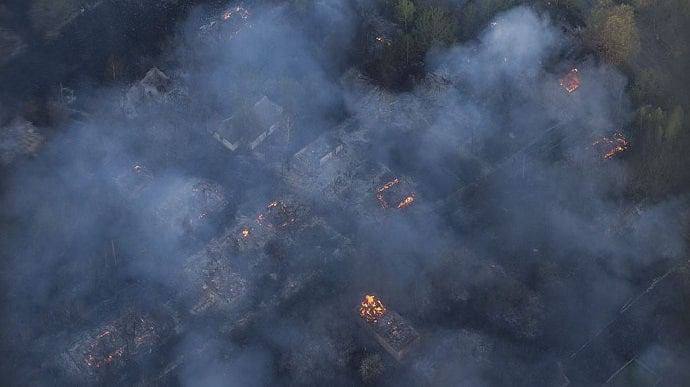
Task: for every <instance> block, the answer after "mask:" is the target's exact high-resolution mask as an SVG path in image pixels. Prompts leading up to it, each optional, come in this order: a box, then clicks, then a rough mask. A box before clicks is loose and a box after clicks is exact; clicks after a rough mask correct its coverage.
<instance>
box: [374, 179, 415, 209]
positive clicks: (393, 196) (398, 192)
mask: <svg viewBox="0 0 690 387" xmlns="http://www.w3.org/2000/svg"><path fill="white" fill-rule="evenodd" d="M415 198H416V194H415V192H414V191H412V189H411V188H410V187H409V186H408V185H407V184H405V183H404V182H403V181H402V180H400V179H399V178H397V177H394V178H392V179H390V180H387V181H386V182H385V183H383V184H382V185H380V186H379V187H378V188H377V189H376V200H377V201H378V203H379V205H380V206H381V208H396V209H404V208H407V207H410V206H411V205H413V204H414V202H415Z"/></svg>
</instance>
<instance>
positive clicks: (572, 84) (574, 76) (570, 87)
mask: <svg viewBox="0 0 690 387" xmlns="http://www.w3.org/2000/svg"><path fill="white" fill-rule="evenodd" d="M560 84H561V87H562V88H563V89H565V91H567V92H568V93H572V92H574V91H575V90H577V89H578V88H579V87H580V72H579V71H578V70H577V69H572V70H570V71H569V72H568V73H567V74H566V75H565V76H563V78H561V80H560Z"/></svg>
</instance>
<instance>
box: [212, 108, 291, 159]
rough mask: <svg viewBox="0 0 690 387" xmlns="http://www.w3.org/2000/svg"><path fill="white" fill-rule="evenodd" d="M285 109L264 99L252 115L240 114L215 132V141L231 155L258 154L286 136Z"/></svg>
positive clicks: (249, 113)
mask: <svg viewBox="0 0 690 387" xmlns="http://www.w3.org/2000/svg"><path fill="white" fill-rule="evenodd" d="M287 125H288V123H287V118H286V116H285V115H284V112H283V108H282V107H281V106H279V105H277V104H275V103H273V102H272V101H271V100H269V99H268V97H266V96H263V97H261V99H259V100H258V101H257V102H256V103H255V104H254V105H253V106H252V107H251V109H249V110H248V111H242V112H237V113H236V114H234V115H233V116H231V117H229V118H227V119H225V120H223V121H221V122H220V123H219V124H218V125H217V126H216V127H215V128H213V129H212V130H211V133H212V135H213V138H215V139H216V140H217V141H218V142H220V143H221V144H223V146H224V147H225V148H227V149H228V150H230V151H231V152H241V151H247V152H258V151H259V149H258V148H259V147H260V146H263V145H266V144H268V143H269V142H270V141H271V140H275V139H277V138H279V137H281V135H286V134H287V133H286V132H287V130H288V127H287Z"/></svg>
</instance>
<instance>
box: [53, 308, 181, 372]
mask: <svg viewBox="0 0 690 387" xmlns="http://www.w3.org/2000/svg"><path fill="white" fill-rule="evenodd" d="M174 323H175V322H174V319H173V318H172V316H170V315H160V314H159V313H156V314H155V315H154V313H148V312H138V311H131V310H130V311H127V312H126V313H124V314H123V315H121V316H120V317H118V318H116V319H114V320H111V321H109V322H107V323H104V324H103V325H101V326H100V327H99V328H97V329H95V330H93V331H92V332H91V333H88V334H86V335H84V336H83V337H81V338H80V339H78V340H77V341H76V342H75V343H74V344H73V345H72V346H71V347H70V348H69V349H68V350H67V352H66V353H65V354H64V355H63V357H64V360H65V361H66V362H67V366H68V369H69V370H70V371H71V372H72V373H74V374H75V376H78V377H80V378H83V379H93V378H96V377H98V374H99V372H101V371H104V370H106V369H107V370H111V369H119V368H121V367H123V366H125V365H126V364H128V363H129V362H130V361H132V360H133V359H132V357H133V356H136V355H139V354H146V353H150V352H151V351H153V349H154V348H156V347H158V346H160V345H162V344H163V342H164V341H166V340H167V339H168V338H169V337H170V336H171V334H172V333H173V330H174Z"/></svg>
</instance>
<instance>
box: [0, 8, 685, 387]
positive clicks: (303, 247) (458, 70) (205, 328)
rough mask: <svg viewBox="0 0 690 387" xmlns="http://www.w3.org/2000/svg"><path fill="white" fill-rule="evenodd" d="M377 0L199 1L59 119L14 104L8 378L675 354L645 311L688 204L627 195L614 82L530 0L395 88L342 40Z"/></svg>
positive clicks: (488, 381) (477, 366)
mask: <svg viewBox="0 0 690 387" xmlns="http://www.w3.org/2000/svg"><path fill="white" fill-rule="evenodd" d="M359 3H362V4H359ZM363 3H366V2H348V1H333V2H315V5H314V7H313V8H311V9H310V10H309V11H305V12H306V13H305V14H302V15H299V17H296V16H295V15H294V14H292V13H291V12H292V11H291V10H290V9H289V8H288V7H286V6H282V5H259V4H254V3H252V2H246V3H241V4H240V3H235V2H232V3H231V4H228V5H227V6H226V7H224V8H222V9H206V10H199V11H198V12H196V13H192V14H191V16H190V18H189V20H187V21H186V22H185V23H184V24H183V25H182V26H181V27H180V34H179V35H180V36H179V38H178V39H177V40H176V45H175V47H174V48H171V49H170V50H169V52H168V53H166V57H165V60H161V63H159V64H158V65H157V66H156V67H153V68H151V69H150V70H148V71H147V72H144V73H142V74H141V78H140V79H139V80H137V81H135V82H132V83H131V84H128V85H126V86H122V87H117V86H113V87H110V88H105V89H100V90H97V91H94V90H80V89H76V90H75V91H74V93H75V95H76V97H75V98H76V99H77V100H78V99H79V98H80V95H81V96H86V95H88V96H90V98H92V100H91V101H89V103H88V104H85V105H84V108H85V109H87V110H88V112H87V113H85V114H80V115H79V119H71V120H69V121H68V124H66V127H65V128H64V130H62V131H61V132H60V133H59V134H58V135H56V136H53V137H51V138H50V139H46V138H44V136H42V134H41V132H40V128H36V127H34V126H33V125H32V124H31V123H30V122H28V121H26V120H25V119H23V118H22V117H21V116H17V117H13V118H12V120H5V121H4V122H6V123H5V124H4V125H5V126H6V127H8V128H9V130H3V131H2V137H0V152H1V153H0V160H1V161H2V163H3V164H5V165H7V170H8V173H7V177H6V183H5V184H4V185H3V189H4V191H3V197H2V203H3V204H2V214H3V218H5V219H8V221H7V223H9V222H10V221H11V222H12V223H13V224H16V226H14V227H11V228H8V230H9V231H8V233H7V234H6V235H5V236H3V237H2V238H1V239H0V240H2V244H3V257H4V258H5V257H6V261H7V262H8V263H7V264H5V265H4V266H3V272H2V279H3V283H4V285H5V286H4V287H5V288H6V294H5V296H4V297H3V303H4V306H5V308H4V309H5V311H6V313H2V315H3V317H2V318H1V321H2V332H3V339H2V341H3V342H4V343H6V344H3V347H5V348H4V352H5V353H7V354H8V355H6V356H5V357H4V358H5V360H4V361H3V363H4V364H3V365H2V367H1V369H2V373H3V379H6V380H9V381H10V382H11V383H16V384H36V385H44V384H53V383H59V384H99V383H107V384H110V383H121V384H138V385H150V384H183V385H199V384H202V385H227V384H230V385H234V384H237V385H295V384H297V385H319V384H325V383H335V384H337V385H352V384H381V385H566V384H568V383H575V384H578V383H584V384H592V383H605V382H612V381H615V380H616V378H618V377H623V376H625V375H626V373H630V372H644V374H645V377H647V378H649V380H652V381H654V382H658V381H660V380H666V381H674V380H675V381H677V380H683V379H682V378H683V377H686V376H687V375H683V372H687V370H683V369H682V367H681V368H679V364H683V360H684V359H685V360H687V358H688V354H687V350H686V349H684V347H683V346H682V345H680V344H679V343H678V342H677V341H675V340H673V339H672V338H673V337H675V336H674V335H673V334H671V333H669V331H670V330H675V331H674V332H677V331H682V329H683V328H681V322H679V321H678V320H677V319H675V317H668V318H666V317H664V318H663V319H661V320H662V321H656V320H654V319H653V318H652V317H651V316H653V315H655V314H656V313H658V312H659V311H660V310H664V309H674V308H675V309H679V310H687V309H682V308H683V307H682V306H680V305H679V304H678V303H680V302H682V301H679V300H677V299H676V298H677V297H678V296H677V295H678V293H674V292H673V291H671V289H673V288H678V287H683V288H684V289H686V288H687V287H688V284H690V282H688V281H687V271H688V266H687V265H688V262H687V261H685V260H686V259H687V258H684V247H685V242H684V239H683V235H682V232H683V231H682V230H683V226H684V225H683V224H681V222H680V219H681V217H680V216H679V215H678V214H679V213H682V212H683V211H685V205H684V203H683V200H681V199H678V200H674V201H669V202H664V203H647V202H644V201H633V200H631V198H629V197H627V196H626V194H625V191H624V186H625V182H626V179H627V173H626V169H625V165H624V163H623V162H622V159H623V158H624V157H625V154H626V152H627V151H629V150H630V148H631V147H634V142H633V141H632V140H630V139H628V138H627V137H626V134H625V131H626V128H627V127H629V125H630V120H631V116H630V106H629V105H630V102H629V100H628V97H627V94H626V82H627V81H626V78H625V76H624V75H622V74H621V73H619V72H618V71H617V70H616V69H614V68H613V67H610V66H608V65H606V64H602V63H599V62H597V61H596V60H594V59H593V58H588V57H581V56H576V55H569V54H567V53H568V52H570V51H568V48H569V47H571V46H572V45H577V44H578V43H577V41H576V40H574V38H573V37H572V36H570V35H568V33H567V32H566V33H564V32H563V30H562V29H560V28H559V25H558V24H557V23H556V22H554V21H552V20H550V19H549V18H548V17H547V16H545V15H542V14H540V13H539V12H537V11H536V10H534V9H531V8H529V7H518V8H514V9H511V10H508V11H506V12H505V13H502V14H500V15H499V16H498V17H497V18H496V19H494V20H492V21H491V22H490V23H489V24H487V25H486V26H485V28H484V29H483V32H481V34H480V35H479V36H478V37H477V39H476V40H474V41H470V42H465V43H462V44H458V45H455V46H453V47H450V48H438V49H435V50H432V51H431V52H430V53H429V54H428V55H429V56H428V58H427V68H426V75H425V76H424V77H423V78H420V79H418V80H416V82H415V84H414V86H413V87H412V88H411V89H409V90H405V91H391V90H387V89H385V88H383V87H381V86H379V85H377V84H376V82H375V81H374V80H373V79H371V78H369V77H368V76H367V75H366V74H365V73H364V72H362V71H361V70H360V69H358V68H356V67H353V66H350V65H349V64H348V62H347V59H346V56H347V54H346V53H343V52H342V50H341V49H338V48H337V47H348V46H350V45H354V42H355V41H356V39H357V36H358V35H357V33H358V29H359V28H361V26H359V25H358V23H359V22H360V21H361V19H360V18H359V17H358V15H360V14H361V13H363V12H365V11H366V12H369V11H371V9H370V8H369V7H366V4H363ZM332 25H336V26H338V28H337V29H336V28H331V26H332ZM323 47H326V49H324V48H323ZM58 102H60V101H58ZM61 103H62V107H63V108H65V109H76V108H75V107H74V105H73V101H72V100H69V101H64V100H62V101H61ZM3 223H5V221H3ZM661 224H663V225H664V230H665V231H664V232H663V233H662V232H655V230H658V228H659V225H661ZM650 284H651V285H650ZM674 294H675V297H676V298H674ZM661 299H663V300H664V301H663V302H656V301H655V300H661ZM685 308H687V306H685ZM682 332H685V336H684V337H685V338H687V337H688V335H687V333H688V332H687V331H682ZM679 335H681V336H682V334H681V333H679ZM633 368H634V369H633Z"/></svg>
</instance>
